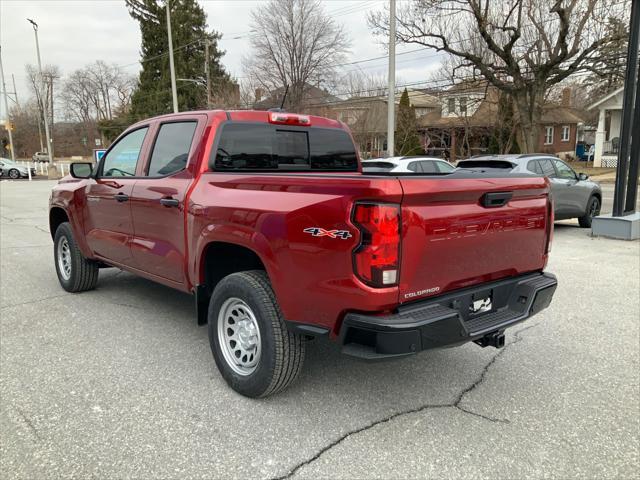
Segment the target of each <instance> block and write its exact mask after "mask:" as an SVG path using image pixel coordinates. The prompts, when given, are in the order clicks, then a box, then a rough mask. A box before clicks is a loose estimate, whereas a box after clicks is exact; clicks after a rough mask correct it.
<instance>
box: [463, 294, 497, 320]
mask: <svg viewBox="0 0 640 480" xmlns="http://www.w3.org/2000/svg"><path fill="white" fill-rule="evenodd" d="M491 311H493V290H486V291H483V292H477V293H474V294H473V295H472V296H471V301H470V302H469V311H468V314H469V317H477V316H478V315H482V314H484V313H488V312H491Z"/></svg>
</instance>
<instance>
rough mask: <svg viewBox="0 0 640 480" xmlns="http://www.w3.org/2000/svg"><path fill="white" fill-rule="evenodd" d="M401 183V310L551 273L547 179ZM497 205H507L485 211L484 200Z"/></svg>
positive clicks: (412, 179)
mask: <svg viewBox="0 0 640 480" xmlns="http://www.w3.org/2000/svg"><path fill="white" fill-rule="evenodd" d="M399 180H400V183H401V185H402V190H403V192H404V196H403V200H402V260H401V268H400V301H401V302H404V301H410V300H417V299H420V298H423V297H427V296H430V295H436V294H438V293H442V292H445V291H447V290H452V289H457V288H464V287H468V286H471V285H475V284H479V283H483V282H488V281H492V280H496V279H499V278H503V277H507V276H513V275H518V274H522V273H525V272H530V271H536V270H541V269H542V268H543V267H544V264H545V261H546V254H545V248H546V238H547V223H546V222H547V212H548V204H547V202H548V187H547V186H546V182H545V180H544V179H543V178H541V177H533V176H531V177H515V176H513V177H511V176H500V178H491V177H490V176H489V175H488V174H476V175H475V176H474V174H469V173H466V172H460V171H458V172H455V173H452V174H451V175H447V176H433V177H431V178H429V177H426V176H418V175H416V176H404V177H400V178H399ZM487 194H492V195H491V196H489V197H487V196H486V195H487ZM493 194H497V195H493ZM494 198H498V199H500V198H504V199H505V200H504V202H503V203H502V202H497V204H495V205H492V206H485V199H494ZM501 203H502V204H501Z"/></svg>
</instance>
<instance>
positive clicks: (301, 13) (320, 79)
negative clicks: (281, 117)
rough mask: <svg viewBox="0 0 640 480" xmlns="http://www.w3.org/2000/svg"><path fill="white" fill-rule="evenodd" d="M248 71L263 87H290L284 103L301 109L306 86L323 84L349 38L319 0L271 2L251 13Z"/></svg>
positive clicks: (341, 57) (281, 0) (246, 67)
mask: <svg viewBox="0 0 640 480" xmlns="http://www.w3.org/2000/svg"><path fill="white" fill-rule="evenodd" d="M251 28H252V31H253V33H252V35H251V47H252V53H251V56H250V57H248V58H246V59H245V69H246V70H247V73H248V74H249V75H250V76H251V77H253V78H254V79H255V80H256V81H257V82H259V83H260V84H261V85H262V87H264V88H265V89H266V90H267V91H274V90H276V89H277V88H282V87H284V86H285V85H288V86H289V92H288V94H287V105H288V106H289V108H291V109H294V110H295V109H297V108H299V107H300V106H301V105H302V103H303V99H304V90H305V87H306V86H307V85H308V84H312V85H314V86H323V85H324V84H325V83H326V82H327V81H328V79H329V78H330V77H331V76H332V75H333V74H334V72H335V66H336V64H338V63H340V62H341V61H342V60H343V59H344V54H345V52H346V50H347V48H348V45H349V41H348V39H347V35H346V34H345V32H344V30H343V28H342V26H339V25H338V24H336V22H335V21H334V20H333V19H332V18H331V17H330V16H329V15H327V14H326V13H325V12H324V10H323V8H322V6H321V5H320V2H319V1H318V0H270V1H269V2H265V3H262V4H261V5H259V6H258V7H256V8H255V9H254V10H253V11H252V12H251Z"/></svg>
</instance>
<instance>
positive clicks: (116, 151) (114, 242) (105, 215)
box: [84, 126, 149, 266]
mask: <svg viewBox="0 0 640 480" xmlns="http://www.w3.org/2000/svg"><path fill="white" fill-rule="evenodd" d="M148 130H149V128H148V126H143V127H140V128H138V129H136V130H133V131H131V132H129V133H127V134H126V135H125V136H123V137H121V138H120V139H119V140H118V141H117V142H116V143H115V144H114V145H113V146H112V147H111V148H110V149H109V151H108V152H107V153H106V154H105V155H104V156H103V158H102V160H101V163H100V166H99V168H98V174H97V176H96V178H95V179H91V180H89V181H88V183H87V186H86V188H85V197H86V199H87V204H86V208H85V209H84V215H85V216H84V226H85V236H86V238H87V243H88V244H89V247H90V248H91V250H92V251H93V252H94V253H95V254H96V255H98V256H100V257H102V258H104V259H107V260H111V261H114V262H116V263H121V264H125V265H128V266H133V261H132V257H131V249H130V248H129V242H130V240H131V237H132V234H133V223H132V221H131V204H130V202H129V200H130V198H131V193H132V191H133V186H134V184H135V183H136V179H135V176H136V167H137V164H138V160H139V159H141V158H143V157H144V153H145V151H144V148H143V147H144V145H145V144H144V140H145V137H146V135H147V133H148Z"/></svg>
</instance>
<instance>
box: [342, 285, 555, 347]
mask: <svg viewBox="0 0 640 480" xmlns="http://www.w3.org/2000/svg"><path fill="white" fill-rule="evenodd" d="M557 285H558V281H557V279H556V277H555V276H554V275H553V274H550V273H533V274H526V275H522V276H518V277H512V278H508V279H504V280H500V281H497V282H491V283H484V284H481V285H477V286H474V287H471V288H466V289H463V290H458V291H455V292H451V293H447V294H444V295H440V296H438V297H435V298H431V299H428V300H425V301H421V302H416V303H412V304H409V305H404V306H401V307H399V308H398V310H397V312H396V313H393V314H388V315H382V316H376V315H368V314H361V313H349V314H347V315H346V316H345V318H344V321H343V323H342V327H341V329H340V335H339V339H340V343H341V344H342V345H343V347H342V351H343V353H345V354H347V355H352V356H355V357H359V358H364V359H370V360H374V359H378V358H389V357H399V356H405V355H411V354H414V353H416V352H419V351H421V350H428V349H433V348H443V347H452V346H456V345H461V344H463V343H466V342H469V341H474V340H477V341H481V340H483V339H484V338H490V336H491V335H492V334H495V333H496V332H502V331H504V329H506V328H508V327H510V326H512V325H515V324H516V323H519V322H522V321H523V320H526V319H527V318H529V317H532V316H533V315H535V314H536V313H538V312H540V311H541V310H543V309H545V308H547V307H548V306H549V304H550V303H551V299H552V298H553V294H554V292H555V290H556V287H557ZM487 297H490V298H491V302H492V308H491V310H490V311H487V312H484V313H477V314H474V313H472V312H471V310H470V308H471V306H472V305H473V302H474V301H476V300H480V299H483V298H487Z"/></svg>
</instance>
